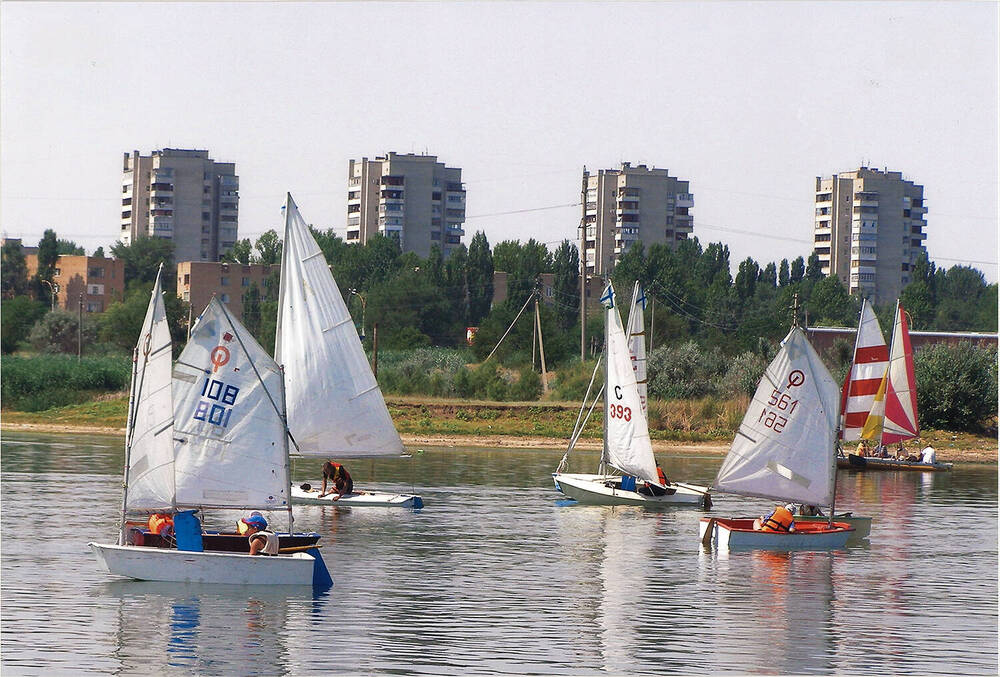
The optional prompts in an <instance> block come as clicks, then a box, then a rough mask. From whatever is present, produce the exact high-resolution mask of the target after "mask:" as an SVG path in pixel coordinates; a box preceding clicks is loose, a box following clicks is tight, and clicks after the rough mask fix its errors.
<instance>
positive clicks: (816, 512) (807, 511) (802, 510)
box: [799, 503, 823, 517]
mask: <svg viewBox="0 0 1000 677" xmlns="http://www.w3.org/2000/svg"><path fill="white" fill-rule="evenodd" d="M799 514H800V515H802V516H803V517H823V511H822V510H820V509H819V508H817V507H816V506H815V505H806V504H805V503H803V504H802V505H800V506H799Z"/></svg>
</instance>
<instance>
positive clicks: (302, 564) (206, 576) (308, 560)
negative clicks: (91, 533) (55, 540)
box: [89, 543, 316, 585]
mask: <svg viewBox="0 0 1000 677" xmlns="http://www.w3.org/2000/svg"><path fill="white" fill-rule="evenodd" d="M89 545H90V548H91V549H92V550H93V551H94V554H95V555H97V560H98V561H99V562H100V563H101V566H103V567H104V568H105V569H106V570H107V571H108V573H111V574H115V575H117V576H126V577H128V578H135V579H137V580H140V581H169V582H174V583H217V584H234V585H312V583H313V568H314V565H315V561H316V560H315V559H314V558H313V556H312V555H308V554H306V553H304V552H297V553H293V554H290V555H278V556H277V557H265V556H263V555H249V554H245V555H244V554H240V553H232V552H190V551H186V550H173V549H168V548H149V547H141V546H134V545H108V544H101V543H90V544H89Z"/></svg>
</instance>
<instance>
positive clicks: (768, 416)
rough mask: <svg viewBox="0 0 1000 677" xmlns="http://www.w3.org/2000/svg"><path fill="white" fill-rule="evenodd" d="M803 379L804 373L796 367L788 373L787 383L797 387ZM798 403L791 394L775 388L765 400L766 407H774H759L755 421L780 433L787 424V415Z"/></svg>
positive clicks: (790, 413) (803, 381)
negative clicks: (758, 414) (758, 413)
mask: <svg viewBox="0 0 1000 677" xmlns="http://www.w3.org/2000/svg"><path fill="white" fill-rule="evenodd" d="M805 380H806V377H805V374H803V373H802V372H801V371H799V370H798V369H796V370H795V371H793V372H792V373H791V374H790V375H789V377H788V385H789V386H790V387H798V386H800V385H802V384H803V383H805ZM798 404H799V401H798V400H793V399H792V396H791V395H789V394H788V393H783V392H780V391H779V390H778V389H777V388H775V389H774V390H772V391H771V397H770V399H768V401H767V407H774V409H768V408H767V407H764V408H763V409H761V410H760V416H758V417H757V423H763V424H764V427H766V428H770V429H771V430H773V431H774V432H776V433H780V432H781V431H782V430H784V429H785V426H786V425H788V416H791V415H792V412H794V411H795V407H797V406H798ZM776 410H777V411H776ZM779 411H780V412H783V413H784V414H787V416H783V415H782V414H781V413H778V412H779Z"/></svg>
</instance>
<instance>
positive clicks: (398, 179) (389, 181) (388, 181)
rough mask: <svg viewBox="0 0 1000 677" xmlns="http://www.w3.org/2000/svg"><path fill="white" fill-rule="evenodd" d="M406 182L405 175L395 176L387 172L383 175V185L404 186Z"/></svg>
mask: <svg viewBox="0 0 1000 677" xmlns="http://www.w3.org/2000/svg"><path fill="white" fill-rule="evenodd" d="M403 183H404V177H402V176H393V175H392V174H386V175H385V176H383V177H382V181H381V185H383V186H402V185H403Z"/></svg>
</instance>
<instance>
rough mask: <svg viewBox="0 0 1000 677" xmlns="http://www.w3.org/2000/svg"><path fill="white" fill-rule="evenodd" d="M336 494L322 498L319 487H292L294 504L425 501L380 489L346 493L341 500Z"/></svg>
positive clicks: (415, 503) (398, 505)
mask: <svg viewBox="0 0 1000 677" xmlns="http://www.w3.org/2000/svg"><path fill="white" fill-rule="evenodd" d="M336 498H337V495H336V494H327V495H326V496H323V497H322V498H320V496H319V490H318V489H312V488H310V489H303V488H302V487H301V486H298V487H294V486H293V487H292V504H295V505H339V506H342V507H350V508H365V507H368V508H422V507H424V501H423V499H422V498H420V497H419V496H415V495H413V494H390V493H383V492H378V491H373V492H367V493H364V494H345V495H344V496H342V497H341V498H340V499H339V500H334V499H336Z"/></svg>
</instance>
